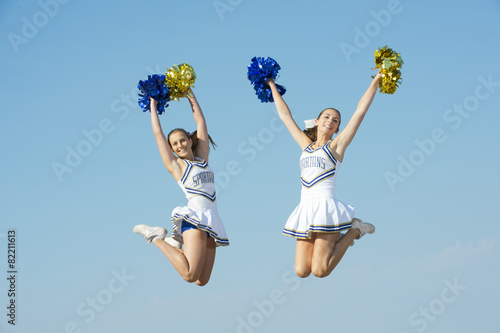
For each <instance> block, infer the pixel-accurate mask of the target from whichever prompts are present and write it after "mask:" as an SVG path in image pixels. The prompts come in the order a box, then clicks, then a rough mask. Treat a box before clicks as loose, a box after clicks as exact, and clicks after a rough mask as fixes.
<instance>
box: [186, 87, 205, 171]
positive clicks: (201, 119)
mask: <svg viewBox="0 0 500 333" xmlns="http://www.w3.org/2000/svg"><path fill="white" fill-rule="evenodd" d="M191 96H192V97H191ZM186 98H187V99H188V101H189V104H190V105H191V109H192V110H193V117H194V121H195V122H196V130H197V131H198V132H197V134H198V145H197V146H196V151H194V152H193V153H194V155H195V156H198V157H200V158H202V159H204V160H205V161H207V162H208V154H209V152H210V144H209V141H208V129H207V122H206V120H205V116H204V115H203V112H202V111H201V107H200V104H199V103H198V100H197V99H196V96H195V95H194V93H193V91H192V90H191V88H189V91H188V92H186Z"/></svg>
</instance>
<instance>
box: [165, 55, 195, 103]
mask: <svg viewBox="0 0 500 333" xmlns="http://www.w3.org/2000/svg"><path fill="white" fill-rule="evenodd" d="M195 80H196V73H195V72H194V69H193V67H192V66H191V65H189V64H186V63H184V64H181V65H179V66H177V65H173V66H172V67H171V68H169V69H167V72H166V73H165V84H166V85H167V87H168V89H169V94H170V100H172V101H173V100H175V99H177V100H178V99H179V98H181V97H185V93H186V91H188V89H189V88H190V87H193V88H194V85H193V84H194V81H195Z"/></svg>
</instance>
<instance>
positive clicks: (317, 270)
mask: <svg viewBox="0 0 500 333" xmlns="http://www.w3.org/2000/svg"><path fill="white" fill-rule="evenodd" d="M312 273H313V275H314V276H315V277H318V278H324V277H327V276H328V275H330V273H329V272H328V271H327V270H326V268H324V267H313V268H312Z"/></svg>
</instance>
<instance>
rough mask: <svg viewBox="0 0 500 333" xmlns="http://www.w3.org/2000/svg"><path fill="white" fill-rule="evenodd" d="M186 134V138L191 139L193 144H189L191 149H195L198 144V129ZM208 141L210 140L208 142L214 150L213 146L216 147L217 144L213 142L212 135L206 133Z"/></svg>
mask: <svg viewBox="0 0 500 333" xmlns="http://www.w3.org/2000/svg"><path fill="white" fill-rule="evenodd" d="M187 136H188V138H190V139H191V141H193V144H192V145H191V149H193V151H195V150H196V146H197V145H198V130H196V131H194V132H192V133H187ZM208 141H210V144H211V145H212V147H213V148H214V150H215V147H217V145H216V144H215V142H214V140H212V137H211V136H210V134H209V135H208Z"/></svg>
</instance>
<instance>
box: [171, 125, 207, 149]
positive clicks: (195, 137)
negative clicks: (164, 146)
mask: <svg viewBox="0 0 500 333" xmlns="http://www.w3.org/2000/svg"><path fill="white" fill-rule="evenodd" d="M177 132H182V133H184V134H185V135H186V136H187V137H188V139H191V141H192V142H193V144H192V145H191V149H192V150H193V154H194V152H195V150H196V146H197V145H198V130H196V131H194V132H190V133H188V132H186V130H185V129H183V128H175V129H173V130H171V131H170V133H168V135H167V141H168V144H169V145H170V148H172V145H171V144H170V135H172V134H174V133H177ZM208 140H209V141H210V143H211V144H212V147H213V148H214V149H215V147H217V145H216V144H215V142H214V141H213V140H212V137H211V136H210V135H208Z"/></svg>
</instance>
